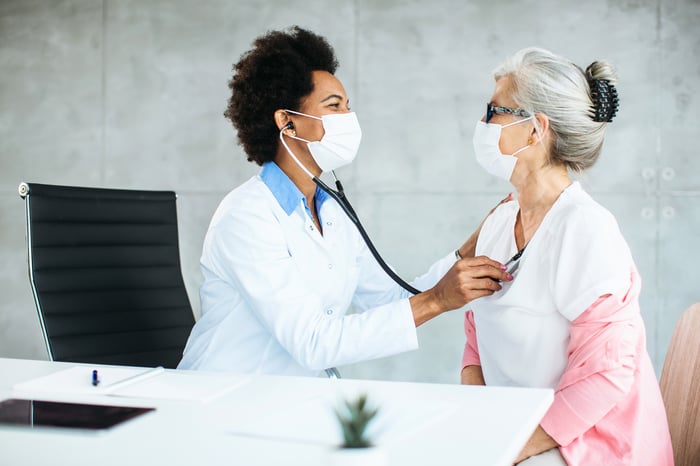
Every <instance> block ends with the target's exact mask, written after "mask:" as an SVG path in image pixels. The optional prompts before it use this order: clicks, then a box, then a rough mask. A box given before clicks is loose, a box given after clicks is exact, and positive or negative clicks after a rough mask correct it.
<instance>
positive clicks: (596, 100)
mask: <svg viewBox="0 0 700 466" xmlns="http://www.w3.org/2000/svg"><path fill="white" fill-rule="evenodd" d="M589 85H590V87H591V99H592V100H593V110H594V114H593V117H592V118H593V121H598V122H608V123H609V122H611V121H612V119H613V118H614V117H615V115H616V114H617V109H618V108H619V107H620V99H619V98H618V96H617V89H616V88H615V86H614V85H613V84H610V81H608V80H607V79H592V80H591V81H589Z"/></svg>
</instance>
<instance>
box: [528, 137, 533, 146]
mask: <svg viewBox="0 0 700 466" xmlns="http://www.w3.org/2000/svg"><path fill="white" fill-rule="evenodd" d="M527 145H528V146H529V145H532V138H527Z"/></svg>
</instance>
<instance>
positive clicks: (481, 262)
mask: <svg viewBox="0 0 700 466" xmlns="http://www.w3.org/2000/svg"><path fill="white" fill-rule="evenodd" d="M504 269H505V266H503V265H502V264H501V263H500V262H497V261H495V260H492V259H489V258H488V257H486V256H479V257H471V258H465V259H460V260H458V261H457V262H455V263H454V265H453V266H452V267H451V268H450V270H448V271H447V273H446V274H445V276H444V277H442V278H441V279H440V281H439V282H438V283H437V284H436V285H435V286H434V287H432V288H431V289H429V290H426V291H424V292H423V293H420V294H417V295H415V296H413V297H411V298H409V301H410V303H411V309H412V310H413V320H414V321H415V323H416V327H417V326H419V325H421V324H423V323H425V322H427V321H428V320H430V319H432V318H433V317H436V316H438V315H440V314H442V313H443V312H446V311H450V310H452V309H458V308H460V307H462V306H464V305H465V304H467V303H468V302H470V301H472V300H474V299H477V298H481V297H483V296H489V295H491V294H493V293H494V292H496V291H498V290H500V289H501V284H500V283H499V280H500V281H504V282H507V281H511V280H512V279H513V276H512V275H510V274H508V273H507V272H506V271H505V270H504Z"/></svg>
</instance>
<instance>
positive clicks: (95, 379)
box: [92, 369, 100, 387]
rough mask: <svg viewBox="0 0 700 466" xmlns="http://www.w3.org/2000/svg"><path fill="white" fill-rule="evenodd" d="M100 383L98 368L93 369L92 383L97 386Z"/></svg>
mask: <svg viewBox="0 0 700 466" xmlns="http://www.w3.org/2000/svg"><path fill="white" fill-rule="evenodd" d="M99 383H100V378H99V376H98V375H97V369H95V370H93V371H92V385H93V386H95V387H97V385H98V384H99Z"/></svg>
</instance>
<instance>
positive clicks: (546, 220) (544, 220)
mask: <svg viewBox="0 0 700 466" xmlns="http://www.w3.org/2000/svg"><path fill="white" fill-rule="evenodd" d="M578 185H579V183H578V181H575V180H574V181H572V182H571V183H570V184H569V185H568V186H567V187H566V188H564V189H563V190H562V191H561V192H560V193H559V195H558V196H557V198H556V199H555V200H554V202H553V203H552V205H551V206H550V207H549V210H547V212H546V213H545V214H544V217H542V221H541V222H540V224H539V225H537V228H536V229H535V232H534V233H533V234H532V236H531V237H530V239H529V240H527V241H526V242H525V244H524V245H523V247H522V248H518V242H517V241H516V238H515V224H516V223H517V221H518V216H519V215H520V202H518V208H517V210H516V211H515V216H514V217H513V225H512V227H511V232H512V233H511V238H512V240H513V245H514V246H515V249H516V251H517V252H516V253H515V255H514V256H513V258H515V256H518V257H517V259H513V258H511V259H510V260H511V261H512V260H518V259H520V258H521V256H522V254H523V253H524V252H525V248H527V246H528V245H529V244H530V243H532V242H533V240H535V239H536V238H537V237H538V236H539V235H538V233H539V232H540V231H541V230H542V227H543V226H546V225H547V223H549V221H550V219H551V217H552V216H551V213H552V211H553V210H554V208H555V207H556V206H557V204H559V202H560V201H561V199H562V197H563V196H564V194H565V193H566V192H567V191H569V189H571V188H572V187H574V186H578Z"/></svg>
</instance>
